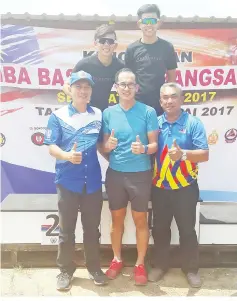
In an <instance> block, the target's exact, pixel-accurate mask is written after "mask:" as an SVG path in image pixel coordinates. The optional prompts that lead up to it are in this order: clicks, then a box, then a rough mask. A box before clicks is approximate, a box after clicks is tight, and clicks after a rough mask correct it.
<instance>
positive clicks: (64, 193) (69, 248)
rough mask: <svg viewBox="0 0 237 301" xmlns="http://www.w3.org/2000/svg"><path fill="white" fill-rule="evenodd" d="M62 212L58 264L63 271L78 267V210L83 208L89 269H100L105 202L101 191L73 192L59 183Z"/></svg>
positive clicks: (84, 234)
mask: <svg viewBox="0 0 237 301" xmlns="http://www.w3.org/2000/svg"><path fill="white" fill-rule="evenodd" d="M57 192H58V213H59V245H58V256H57V265H58V267H59V268H60V270H61V272H67V273H69V274H73V273H74V272H75V270H76V264H75V262H74V254H75V228H76V223H77V216H78V210H79V208H80V211H81V222H82V227H83V243H84V254H85V259H86V267H87V269H88V270H89V271H90V272H94V271H98V270H99V269H100V254H99V248H100V245H99V238H100V231H99V225H100V218H101V210H102V204H103V198H102V191H101V190H98V191H97V192H95V193H92V194H86V193H85V191H84V192H83V193H82V194H79V193H74V192H72V191H69V190H67V189H65V188H64V187H62V186H61V185H57Z"/></svg>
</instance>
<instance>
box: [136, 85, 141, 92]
mask: <svg viewBox="0 0 237 301" xmlns="http://www.w3.org/2000/svg"><path fill="white" fill-rule="evenodd" d="M139 89H140V86H139V85H136V93H137V92H138V91H139Z"/></svg>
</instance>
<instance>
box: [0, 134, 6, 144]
mask: <svg viewBox="0 0 237 301" xmlns="http://www.w3.org/2000/svg"><path fill="white" fill-rule="evenodd" d="M5 143H6V137H5V136H4V135H3V134H2V133H0V147H2V146H3V145H4V144H5Z"/></svg>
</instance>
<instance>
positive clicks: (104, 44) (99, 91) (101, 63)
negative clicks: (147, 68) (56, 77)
mask: <svg viewBox="0 0 237 301" xmlns="http://www.w3.org/2000/svg"><path fill="white" fill-rule="evenodd" d="M94 40H95V42H94V43H95V47H96V49H97V53H96V54H95V55H92V56H88V57H86V58H83V59H81V60H80V61H79V62H78V63H77V64H76V66H75V67H74V68H73V70H72V72H77V71H80V70H83V71H85V72H88V73H89V74H91V75H92V78H93V81H94V82H95V85H94V87H93V92H92V96H91V105H92V106H95V107H97V108H99V109H100V110H102V111H103V110H104V109H105V108H107V107H108V100H109V95H110V92H111V89H112V87H113V84H114V77H115V74H116V72H117V71H118V70H120V69H121V68H123V67H124V63H123V62H122V61H121V60H120V59H118V58H116V57H115V56H113V53H114V52H115V50H116V48H117V41H116V40H117V35H116V33H115V31H114V29H113V27H112V26H110V25H108V24H103V25H101V26H100V27H98V28H97V29H96V31H95V35H94ZM63 91H64V92H65V93H66V94H67V95H70V90H69V83H68V82H66V83H65V84H64V87H63Z"/></svg>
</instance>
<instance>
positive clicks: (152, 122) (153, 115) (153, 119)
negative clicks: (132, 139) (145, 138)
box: [147, 109, 159, 133]
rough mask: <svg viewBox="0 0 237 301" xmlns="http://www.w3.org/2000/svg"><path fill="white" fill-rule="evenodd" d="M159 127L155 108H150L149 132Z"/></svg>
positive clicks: (148, 115)
mask: <svg viewBox="0 0 237 301" xmlns="http://www.w3.org/2000/svg"><path fill="white" fill-rule="evenodd" d="M158 129H159V126H158V118H157V114H156V111H155V110H154V109H152V110H150V111H149V113H148V114H147V133H149V132H153V131H156V130H158Z"/></svg>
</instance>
